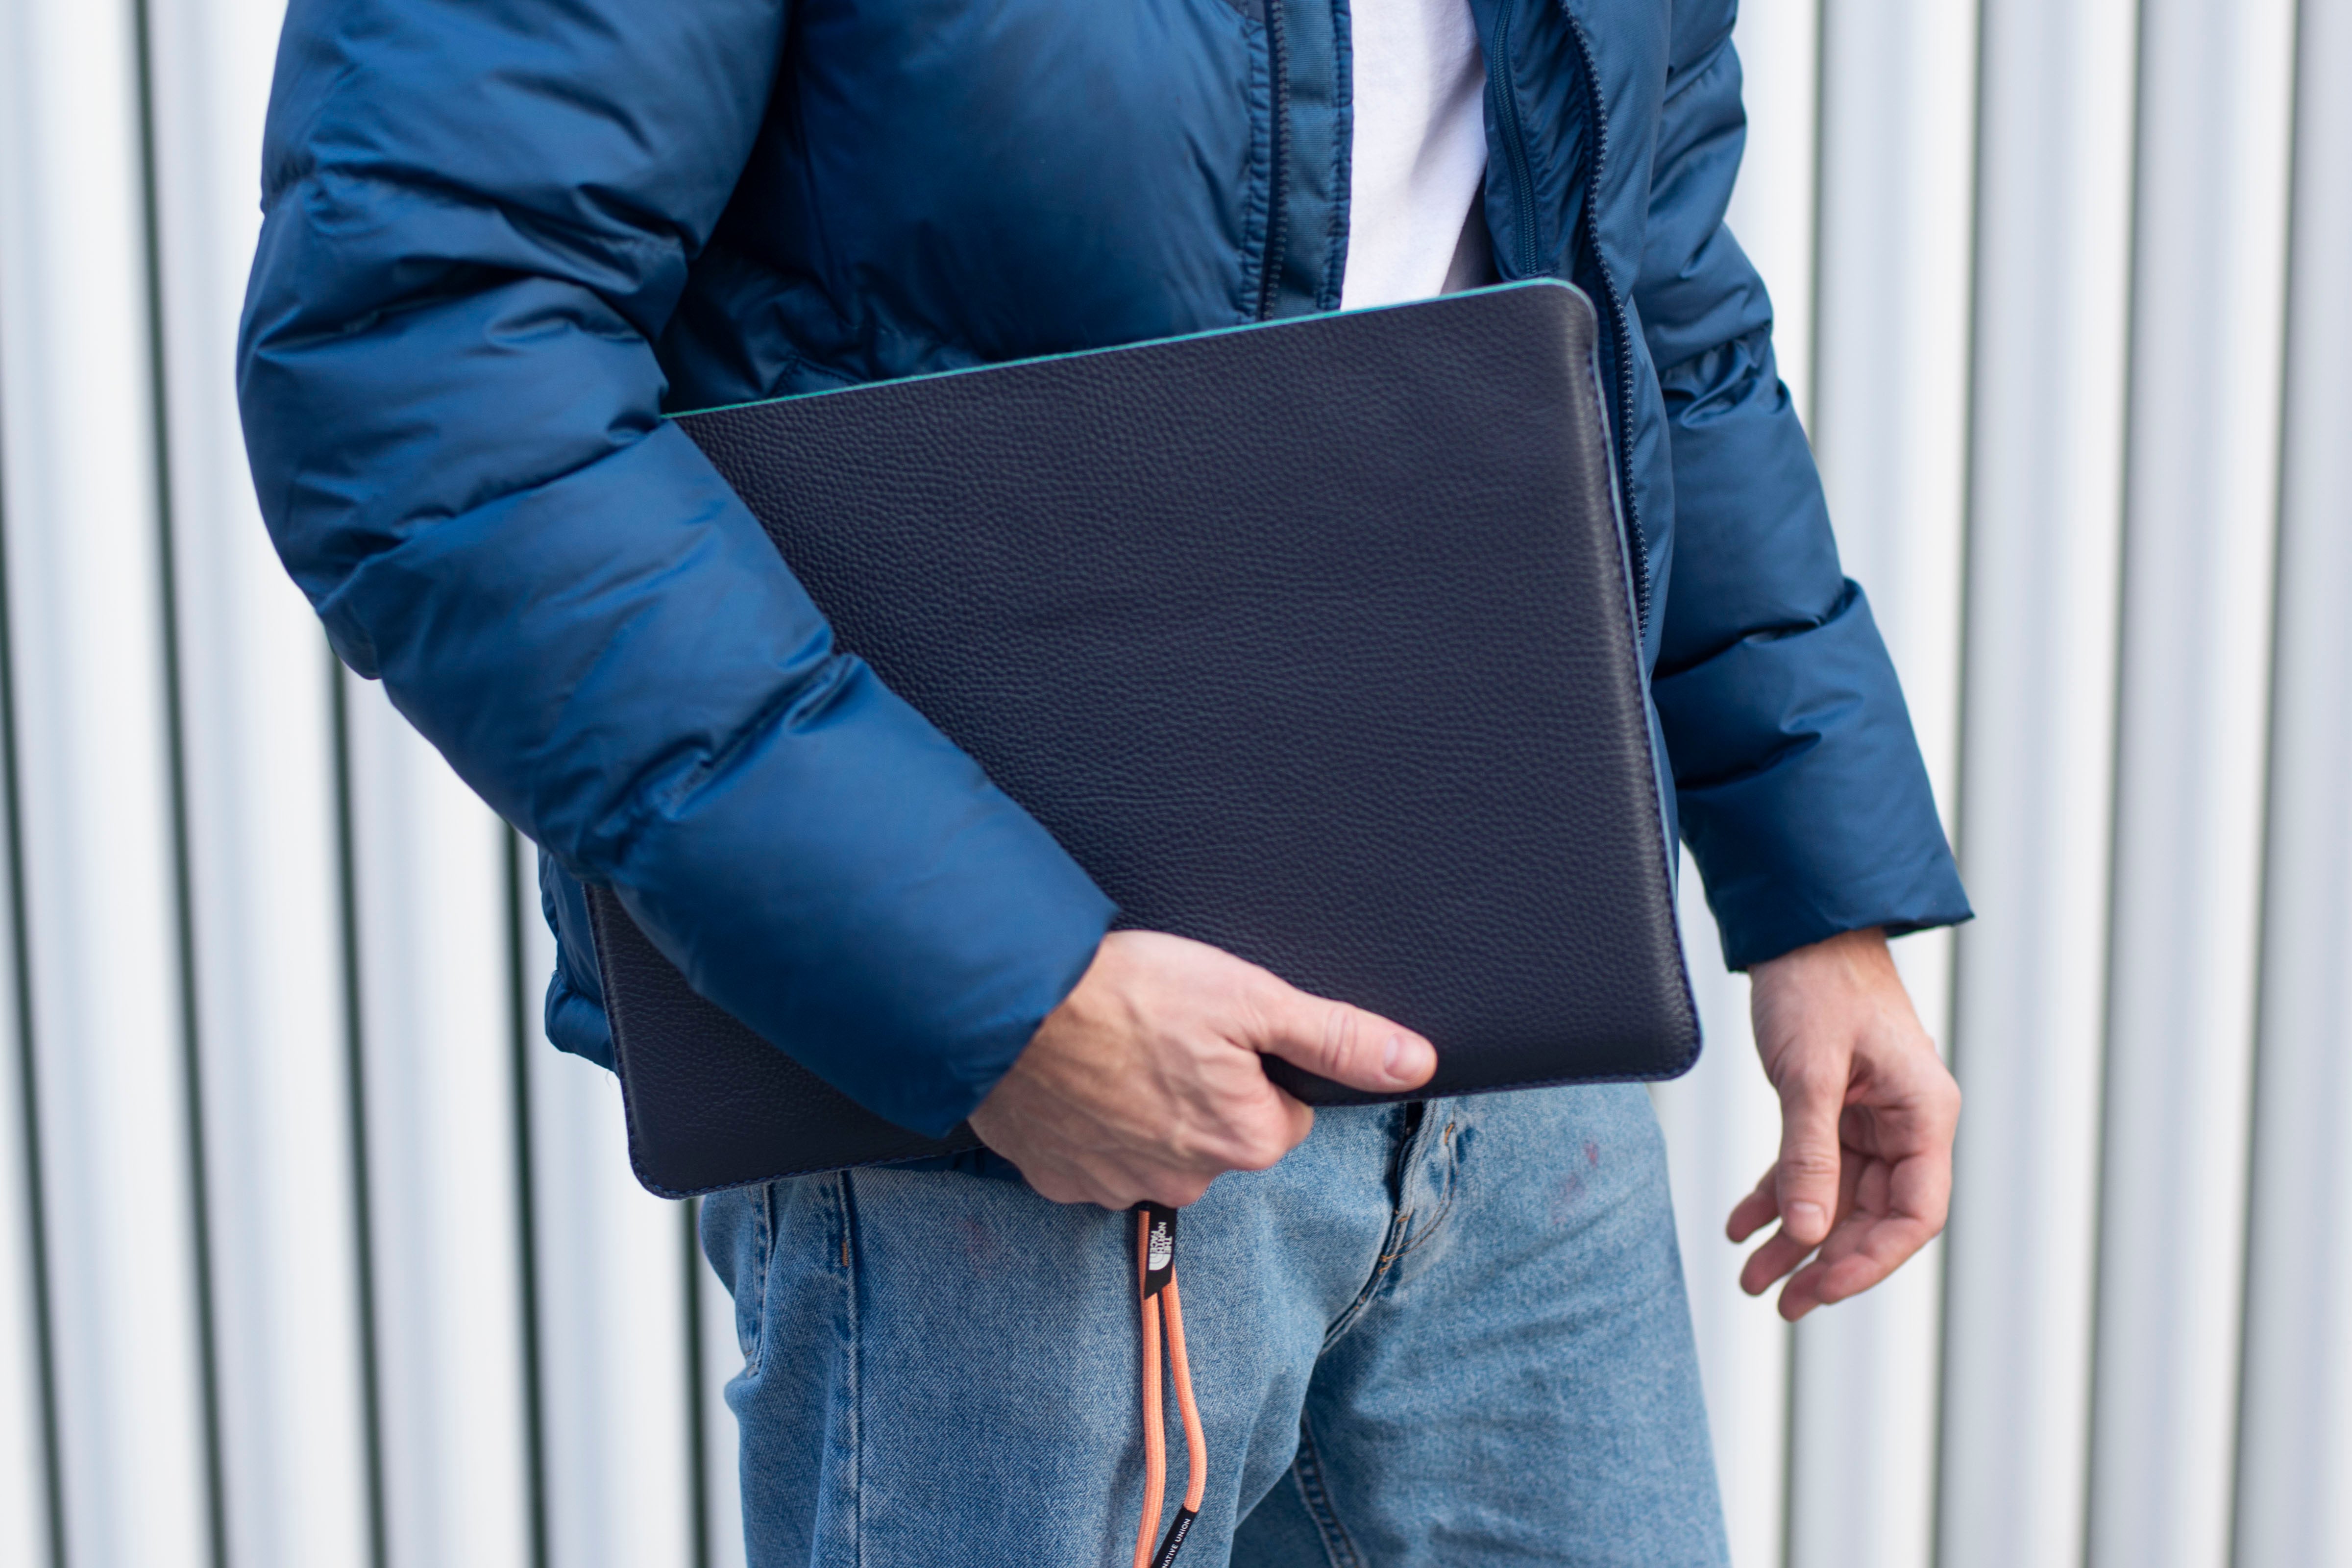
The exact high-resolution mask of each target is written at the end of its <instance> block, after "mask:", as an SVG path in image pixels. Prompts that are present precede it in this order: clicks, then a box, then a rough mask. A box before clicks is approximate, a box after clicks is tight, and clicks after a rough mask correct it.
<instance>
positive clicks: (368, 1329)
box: [323, 647, 392, 1568]
mask: <svg viewBox="0 0 2352 1568" xmlns="http://www.w3.org/2000/svg"><path fill="white" fill-rule="evenodd" d="M323 651H324V652H325V653H326V656H327V693H328V698H327V721H328V725H329V727H330V730H331V732H332V736H333V742H334V753H335V881H336V897H337V899H338V900H339V903H340V906H341V907H340V909H339V910H338V911H337V912H338V914H339V916H340V921H341V926H342V959H343V1094H344V1106H343V1113H344V1117H345V1119H346V1121H348V1122H349V1123H350V1125H349V1127H348V1129H347V1130H346V1135H347V1136H348V1138H349V1140H350V1147H351V1157H352V1169H351V1182H352V1263H353V1266H354V1267H355V1268H357V1270H358V1273H359V1280H358V1289H357V1292H356V1294H357V1296H358V1298H359V1339H360V1416H361V1422H362V1434H361V1436H362V1442H363V1445H364V1447H363V1452H364V1455H365V1461H366V1465H367V1476H366V1481H367V1529H368V1563H369V1568H391V1563H392V1550H391V1542H390V1539H389V1537H388V1535H387V1532H386V1528H385V1523H384V1496H383V1380H382V1373H381V1372H380V1371H379V1370H378V1359H379V1358H378V1355H377V1348H376V1295H375V1202H374V1198H373V1194H372V1193H371V1191H370V1188H369V1184H368V1117H367V1011H366V993H365V990H364V988H363V977H362V974H361V973H360V899H359V843H358V837H357V822H356V817H355V815H354V812H353V804H352V721H351V702H350V698H349V696H348V694H347V693H346V691H345V689H344V681H345V679H346V677H345V676H344V674H343V663H342V660H341V659H340V658H336V657H335V652H334V649H333V648H332V647H324V648H323Z"/></svg>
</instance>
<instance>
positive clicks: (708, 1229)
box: [701, 1182, 776, 1373]
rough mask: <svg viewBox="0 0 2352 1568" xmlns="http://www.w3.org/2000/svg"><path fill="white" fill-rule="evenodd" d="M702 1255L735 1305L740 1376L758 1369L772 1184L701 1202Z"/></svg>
mask: <svg viewBox="0 0 2352 1568" xmlns="http://www.w3.org/2000/svg"><path fill="white" fill-rule="evenodd" d="M701 1231H702V1255H703V1256H704V1257H705V1258H709V1260H710V1268H711V1272H713V1273H715V1274H717V1275H718V1276H719V1283H720V1284H722V1285H724V1286H726V1287H727V1293H728V1294H729V1295H730V1296H732V1297H733V1298H734V1300H735V1342H736V1344H737V1346H738V1347H739V1348H740V1350H741V1351H742V1352H743V1370H744V1371H745V1372H746V1373H752V1372H757V1371H758V1370H759V1368H760V1339H761V1324H762V1323H764V1322H765V1321H767V1316H768V1313H767V1304H768V1301H767V1298H768V1269H769V1266H770V1263H771V1260H772V1259H771V1255H772V1253H773V1252H774V1250H775V1237H776V1184H775V1183H773V1182H770V1183H767V1184H763V1185H761V1186H756V1187H737V1188H735V1189H733V1190H731V1191H729V1192H723V1193H713V1194H710V1195H709V1197H706V1198H704V1199H703V1200H702V1215H701Z"/></svg>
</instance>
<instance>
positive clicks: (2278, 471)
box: [2227, 0, 2314, 1568]
mask: <svg viewBox="0 0 2352 1568" xmlns="http://www.w3.org/2000/svg"><path fill="white" fill-rule="evenodd" d="M2311 4H2312V0H2295V6H2294V24H2293V26H2294V34H2293V41H2292V43H2291V44H2290V45H2289V51H2288V58H2290V59H2291V60H2292V61H2293V62H2294V65H2293V72H2294V75H2293V77H2292V86H2291V88H2290V91H2291V92H2292V93H2293V95H2294V101H2293V102H2291V103H2290V104H2289V106H2288V110H2287V115H2288V119H2287V167H2286V193H2287V194H2286V281H2285V286H2284V289H2283V290H2282V294H2281V300H2280V303H2281V309H2280V311H2279V340H2280V343H2279V363H2278V376H2279V422H2278V431H2277V437H2278V440H2277V445H2276V447H2275V448H2274V450H2273V455H2272V465H2273V466H2272V470H2271V526H2272V528H2273V530H2274V531H2276V533H2277V540H2276V542H2275V544H2274V546H2273V554H2272V557H2271V626H2270V632H2271V646H2270V684H2269V689H2268V690H2267V691H2266V692H2265V693H2264V696H2265V698H2266V699H2267V703H2268V706H2267V710H2266V711H2265V712H2264V714H2263V794H2262V810H2263V821H2262V837H2261V840H2260V842H2261V848H2260V850H2259V854H2260V857H2261V858H2260V860H2259V862H2258V864H2257V874H2258V875H2259V877H2260V879H2261V880H2260V885H2259V888H2258V889H2257V892H2256V896H2255V900H2254V964H2255V969H2254V998H2253V1000H2254V1017H2253V1046H2252V1059H2251V1061H2250V1062H2249V1064H2248V1066H2249V1068H2250V1070H2251V1073H2252V1079H2253V1082H2252V1088H2251V1089H2250V1092H2249V1093H2248V1094H2247V1096H2246V1117H2247V1123H2248V1125H2247V1130H2246V1190H2245V1194H2244V1200H2245V1206H2244V1215H2243V1219H2242V1224H2243V1226H2244V1236H2245V1241H2244V1244H2243V1245H2244V1252H2243V1256H2242V1259H2241V1261H2240V1264H2239V1269H2238V1345H2237V1362H2238V1364H2237V1381H2238V1386H2237V1391H2236V1394H2237V1397H2236V1398H2235V1399H2234V1400H2233V1401H2232V1402H2231V1413H2230V1422H2231V1432H2230V1506H2229V1518H2228V1521H2227V1528H2228V1531H2229V1535H2228V1538H2227V1539H2228V1547H2227V1551H2228V1553H2229V1559H2228V1560H2229V1562H2230V1563H2231V1565H2232V1568H2251V1565H2248V1564H2245V1563H2244V1561H2243V1560H2244V1558H2245V1555H2246V1546H2245V1541H2246V1526H2245V1519H2244V1511H2245V1502H2246V1490H2247V1475H2246V1426H2247V1422H2248V1418H2249V1409H2248V1406H2249V1405H2250V1404H2251V1403H2252V1400H2253V1399H2254V1398H2255V1397H2256V1396H2257V1394H2256V1390H2255V1389H2254V1387H2253V1385H2252V1362H2253V1336H2254V1332H2255V1323H2254V1310H2255V1301H2254V1282H2255V1279H2256V1274H2257V1270H2258V1268H2259V1267H2260V1264H2259V1260H2258V1258H2257V1257H2256V1254H2255V1250H2254V1249H2255V1247H2257V1246H2258V1245H2259V1243H2260V1241H2261V1240H2262V1234H2261V1230H2260V1228H2259V1209H2260V1205H2261V1202H2262V1199H2263V1195H2264V1194H2263V1158H2262V1146H2261V1143H2260V1142H2259V1140H2260V1139H2261V1137H2262V1131H2263V1077H2264V1074H2265V1065H2266V1063H2268V1064H2270V1065H2269V1068H2268V1070H2270V1071H2273V1072H2274V1071H2276V1070H2277V1069H2276V1066H2275V1064H2274V1063H2271V1062H2270V1058H2271V1053H2270V1052H2269V1051H2268V1050H2266V1049H2264V1047H2265V1045H2266V1044H2267V1043H2268V1041H2269V1035H2270V1029H2269V1027H2268V1024H2269V1021H2270V1016H2271V1014H2272V1011H2273V1001H2274V999H2273V994H2272V992H2273V986H2272V984H2271V983H2270V976H2271V932H2272V922H2273V919H2274V918H2275V916H2276V914H2277V911H2276V910H2275V909H2274V908H2273V897H2274V889H2273V882H2272V873H2273V870H2274V869H2275V868H2276V866H2277V864H2278V856H2279V854H2280V853H2281V846H2280V844H2279V842H2278V828H2279V817H2280V814H2281V807H2282V802H2281V800H2280V798H2279V796H2280V791H2281V790H2282V789H2283V788H2284V787H2285V785H2284V782H2283V781H2284V777H2285V774H2286V770H2285V769H2284V768H2283V767H2282V766H2281V765H2280V764H2281V761H2282V758H2281V752H2282V749H2283V748H2282V744H2281V736H2282V734H2283V733H2284V731H2283V730H2282V728H2281V723H2282V721H2283V720H2284V717H2285V715H2284V712H2283V711H2282V710H2283V709H2284V706H2285V704H2286V703H2287V702H2288V701H2289V700H2292V698H2293V696H2294V690H2293V688H2292V687H2291V686H2290V685H2289V683H2288V682H2287V681H2286V680H2283V679H2281V678H2280V676H2281V671H2282V670H2283V669H2284V668H2285V665H2286V655H2287V643H2288V640H2289V639H2290V638H2291V637H2294V633H2295V631H2296V628H2295V627H2294V626H2293V625H2291V624H2290V623H2289V620H2288V617H2287V616H2286V615H2285V614H2284V611H2285V609H2286V607H2287V584H2288V582H2289V578H2288V574H2289V573H2290V572H2291V571H2293V570H2294V564H2295V563H2294V560H2293V558H2292V552H2291V551H2290V550H2289V548H2288V546H2289V544H2290V542H2291V539H2290V530H2289V529H2288V527H2287V506H2288V495H2287V485H2288V481H2289V469H2288V464H2289V463H2290V462H2291V461H2292V460H2293V456H2294V454H2293V447H2294V436H2295V424H2296V421H2295V418H2294V405H2293V403H2292V402H2291V399H2292V397H2293V395H2294V388H2295V384H2296V382H2297V381H2298V380H2299V379H2301V374H2302V370H2303V354H2302V353H2299V352H2298V350H2297V348H2296V344H2295V336H2294V313H2295V311H2294V307H2295V295H2296V293H2297V291H2298V289H2299V288H2300V287H2301V286H2302V285H2303V283H2304V282H2305V279H2304V277H2303V270H2304V269H2303V267H2302V265H2301V262H2302V259H2303V258H2301V257H2300V255H2299V252H2300V249H2301V247H2299V246H2298V245H2297V244H2296V240H2297V237H2298V231H2299V230H2301V228H2302V226H2303V225H2304V224H2305V222H2306V221H2307V218H2308V215H2307V214H2306V213H2305V210H2304V204H2303V200H2302V197H2303V184H2302V175H2303V172H2304V168H2303V166H2304V160H2305V156H2306V155H2307V151H2308V150H2307V149H2306V148H2305V144H2304V137H2305V133H2306V132H2307V131H2308V130H2309V127H2308V126H2307V125H2306V124H2305V120H2304V112H2303V110H2304V104H2303V94H2304V93H2305V90H2307V89H2309V88H2310V87H2312V86H2313V85H2314V84H2313V83H2312V82H2311V81H2310V80H2309V79H2308V73H2307V68H2306V62H2305V58H2304V53H2303V45H2304V40H2305V38H2306V37H2309V35H2310V31H2311V27H2310V19H2311V17H2310V13H2311Z"/></svg>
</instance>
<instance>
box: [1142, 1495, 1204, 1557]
mask: <svg viewBox="0 0 2352 1568" xmlns="http://www.w3.org/2000/svg"><path fill="white" fill-rule="evenodd" d="M1198 1517H1200V1516H1199V1515H1197V1514H1195V1513H1194V1512H1193V1511H1192V1510H1191V1509H1189V1508H1180V1509H1178V1510H1176V1517H1175V1518H1174V1519H1172V1520H1170V1521H1168V1533H1167V1534H1166V1535H1164V1536H1162V1537H1161V1538H1160V1550H1159V1551H1157V1552H1153V1553H1152V1554H1151V1568H1168V1564H1170V1563H1173V1562H1175V1561H1176V1553H1177V1552H1180V1551H1181V1550H1183V1546H1184V1538H1185V1537H1186V1536H1188V1535H1190V1534H1192V1521H1193V1520H1195V1519H1197V1518H1198Z"/></svg>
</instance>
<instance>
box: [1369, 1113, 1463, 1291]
mask: <svg viewBox="0 0 2352 1568" xmlns="http://www.w3.org/2000/svg"><path fill="white" fill-rule="evenodd" d="M1439 1142H1441V1143H1442V1144H1443V1145H1444V1150H1445V1194H1444V1197H1442V1198H1440V1199H1439V1200H1438V1204H1437V1212H1436V1213H1435V1214H1433V1215H1430V1216H1429V1223H1428V1224H1427V1225H1426V1226H1423V1227H1421V1229H1419V1230H1418V1231H1415V1232H1413V1233H1412V1234H1411V1235H1409V1236H1407V1237H1405V1238H1404V1241H1403V1245H1402V1246H1400V1247H1398V1248H1397V1249H1396V1250H1395V1251H1394V1252H1392V1253H1391V1254H1389V1256H1388V1258H1386V1259H1385V1261H1387V1262H1390V1263H1394V1262H1395V1261H1396V1260H1397V1259H1398V1258H1403V1257H1405V1256H1407V1255H1408V1254H1410V1253H1412V1252H1413V1251H1415V1250H1417V1249H1418V1248H1420V1247H1422V1246H1423V1244H1425V1243H1427V1242H1429V1241H1431V1240H1433V1239H1434V1238H1435V1237H1436V1235H1437V1233H1438V1232H1439V1231H1441V1230H1443V1229H1444V1228H1445V1222H1446V1220H1447V1219H1448V1218H1449V1217H1450V1216H1451V1215H1453V1213H1454V1189H1455V1184H1456V1178H1457V1177H1458V1175H1459V1173H1460V1167H1459V1166H1458V1165H1456V1164H1455V1163H1454V1123H1453V1122H1451V1121H1449V1122H1447V1123H1446V1124H1445V1131H1444V1136H1443V1137H1442V1138H1441V1139H1440V1140H1439ZM1406 1217H1407V1218H1408V1219H1409V1218H1411V1215H1410V1214H1408V1215H1407V1216H1406Z"/></svg>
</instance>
